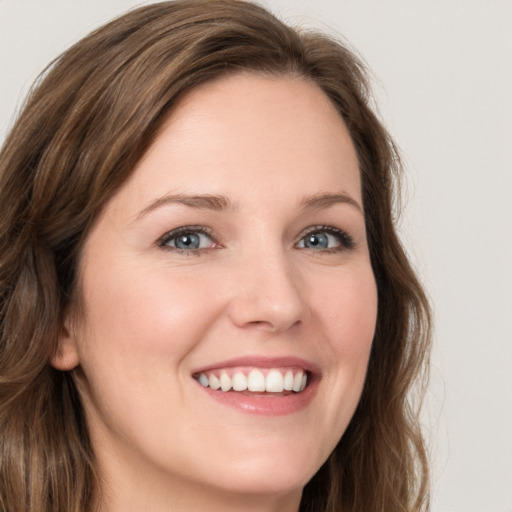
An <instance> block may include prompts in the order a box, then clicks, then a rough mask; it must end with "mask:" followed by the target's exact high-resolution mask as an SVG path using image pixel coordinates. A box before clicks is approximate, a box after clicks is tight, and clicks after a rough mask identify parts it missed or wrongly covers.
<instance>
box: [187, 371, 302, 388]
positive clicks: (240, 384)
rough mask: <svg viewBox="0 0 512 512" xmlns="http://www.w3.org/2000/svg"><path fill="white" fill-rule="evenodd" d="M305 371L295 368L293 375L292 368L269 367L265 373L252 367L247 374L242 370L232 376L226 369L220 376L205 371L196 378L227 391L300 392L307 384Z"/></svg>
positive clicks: (205, 384) (206, 385)
mask: <svg viewBox="0 0 512 512" xmlns="http://www.w3.org/2000/svg"><path fill="white" fill-rule="evenodd" d="M307 378H308V377H307V373H306V372H304V371H302V370H297V371H296V373H295V375H294V372H293V371H292V370H287V371H286V372H285V373H284V375H283V372H282V371H280V370H277V369H270V370H268V373H267V374H266V376H265V374H264V373H263V371H261V370H259V369H257V368H253V369H252V370H251V371H250V372H249V375H247V376H246V375H245V374H244V373H243V371H236V372H235V373H234V375H233V376H232V377H230V376H229V375H228V373H227V372H226V371H222V372H221V374H220V377H217V376H216V375H214V374H213V373H212V374H209V375H206V374H205V373H201V374H199V376H198V377H197V380H198V381H199V383H200V384H201V385H202V386H204V387H205V388H207V387H210V388H211V389H214V390H218V389H221V390H222V391H224V392H227V391H231V390H233V391H245V390H249V391H253V392H267V393H282V392H283V391H294V392H295V393H300V392H301V391H304V389H305V388H306V385H307Z"/></svg>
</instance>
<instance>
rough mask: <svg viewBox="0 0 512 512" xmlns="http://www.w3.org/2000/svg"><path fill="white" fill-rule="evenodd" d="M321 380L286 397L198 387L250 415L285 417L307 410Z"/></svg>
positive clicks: (312, 382) (221, 401) (215, 398)
mask: <svg viewBox="0 0 512 512" xmlns="http://www.w3.org/2000/svg"><path fill="white" fill-rule="evenodd" d="M318 381H319V379H313V380H312V381H311V382H310V383H309V384H308V386H307V387H306V389H304V391H301V392H300V393H292V394H290V395H285V396H272V395H271V394H270V393H269V394H268V395H255V396H251V395H244V394H243V393H240V392H237V391H221V390H214V389H211V388H206V387H204V386H201V384H199V383H198V385H199V386H200V387H201V389H202V390H203V391H204V392H205V393H207V394H208V396H210V397H211V398H213V399H214V400H217V401H218V402H220V403H222V404H224V405H226V406H228V407H232V408H234V409H238V410H239V411H242V412H245V413H248V414H259V415H262V416H284V415H286V414H293V413H295V412H298V411H300V410H302V409H305V408H306V407H307V406H308V405H309V404H310V403H311V401H312V400H313V398H314V396H315V395H316V392H317V389H318Z"/></svg>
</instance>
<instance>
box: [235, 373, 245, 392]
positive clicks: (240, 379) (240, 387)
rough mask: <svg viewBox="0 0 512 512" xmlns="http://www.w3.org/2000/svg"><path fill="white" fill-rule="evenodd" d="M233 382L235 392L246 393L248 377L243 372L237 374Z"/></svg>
mask: <svg viewBox="0 0 512 512" xmlns="http://www.w3.org/2000/svg"><path fill="white" fill-rule="evenodd" d="M231 382H232V384H233V389H234V390H235V391H245V390H246V389H247V377H246V376H245V375H244V374H243V373H242V372H236V373H235V375H233V379H231Z"/></svg>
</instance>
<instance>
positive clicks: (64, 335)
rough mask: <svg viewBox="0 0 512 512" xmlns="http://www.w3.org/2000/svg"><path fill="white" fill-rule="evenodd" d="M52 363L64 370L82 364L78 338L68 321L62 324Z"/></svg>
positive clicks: (58, 368)
mask: <svg viewBox="0 0 512 512" xmlns="http://www.w3.org/2000/svg"><path fill="white" fill-rule="evenodd" d="M50 364H51V365H52V366H53V367H54V368H55V369H56V370H62V371H68V370H72V369H73V368H76V367H77V366H78V365H79V364H80V358H79V356H78V349H77V342H76V338H75V336H74V334H73V329H72V327H71V326H70V325H69V324H68V322H64V324H63V325H62V328H61V332H60V334H59V344H58V347H57V352H55V354H54V355H53V356H52V358H51V360H50Z"/></svg>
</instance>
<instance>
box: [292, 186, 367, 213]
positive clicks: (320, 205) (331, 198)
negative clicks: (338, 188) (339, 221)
mask: <svg viewBox="0 0 512 512" xmlns="http://www.w3.org/2000/svg"><path fill="white" fill-rule="evenodd" d="M339 203H342V204H349V205H351V206H353V207H354V208H356V209H357V210H358V211H359V212H360V213H362V214H363V215H364V210H363V207H362V206H361V205H360V204H359V203H358V202H357V201H356V200H355V199H353V198H352V197H350V196H349V195H348V194H346V193H344V192H340V193H336V194H331V193H327V194H315V195H313V196H309V197H306V198H304V199H303V200H302V201H301V203H300V206H301V208H302V209H304V210H322V209H324V208H329V207H330V206H333V205H335V204H339Z"/></svg>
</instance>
